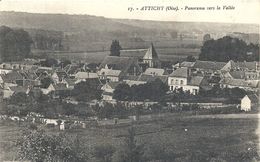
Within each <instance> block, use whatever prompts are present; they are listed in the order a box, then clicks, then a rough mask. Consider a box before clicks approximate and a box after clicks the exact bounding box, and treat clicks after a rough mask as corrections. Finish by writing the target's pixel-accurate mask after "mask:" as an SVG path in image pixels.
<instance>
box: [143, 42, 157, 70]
mask: <svg viewBox="0 0 260 162" xmlns="http://www.w3.org/2000/svg"><path fill="white" fill-rule="evenodd" d="M143 63H145V64H147V65H148V67H150V68H161V61H160V60H159V57H158V54H157V52H156V50H155V48H154V46H153V43H151V46H150V47H149V48H148V50H147V52H146V53H145V55H144V57H143Z"/></svg>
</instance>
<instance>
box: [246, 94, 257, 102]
mask: <svg viewBox="0 0 260 162" xmlns="http://www.w3.org/2000/svg"><path fill="white" fill-rule="evenodd" d="M247 97H248V98H249V99H250V100H251V102H253V103H259V101H260V100H259V97H258V96H257V95H256V94H253V93H250V94H247Z"/></svg>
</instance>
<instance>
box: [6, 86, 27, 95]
mask: <svg viewBox="0 0 260 162" xmlns="http://www.w3.org/2000/svg"><path fill="white" fill-rule="evenodd" d="M10 89H11V90H12V91H13V92H15V93H26V92H27V90H28V87H26V86H13V87H10Z"/></svg>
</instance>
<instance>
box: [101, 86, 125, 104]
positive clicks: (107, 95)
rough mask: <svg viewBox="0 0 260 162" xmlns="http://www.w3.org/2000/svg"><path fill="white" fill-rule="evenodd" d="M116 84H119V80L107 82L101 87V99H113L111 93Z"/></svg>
mask: <svg viewBox="0 0 260 162" xmlns="http://www.w3.org/2000/svg"><path fill="white" fill-rule="evenodd" d="M118 84H120V82H107V83H106V84H105V85H103V86H102V87H101V90H103V91H104V92H103V94H102V97H103V100H105V101H113V93H114V90H115V88H116V86H117V85H118Z"/></svg>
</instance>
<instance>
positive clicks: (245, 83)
mask: <svg viewBox="0 0 260 162" xmlns="http://www.w3.org/2000/svg"><path fill="white" fill-rule="evenodd" d="M220 83H221V84H227V85H231V86H237V87H250V88H257V87H258V85H259V81H258V80H255V81H250V82H249V81H245V80H243V79H222V80H221V81H220Z"/></svg>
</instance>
